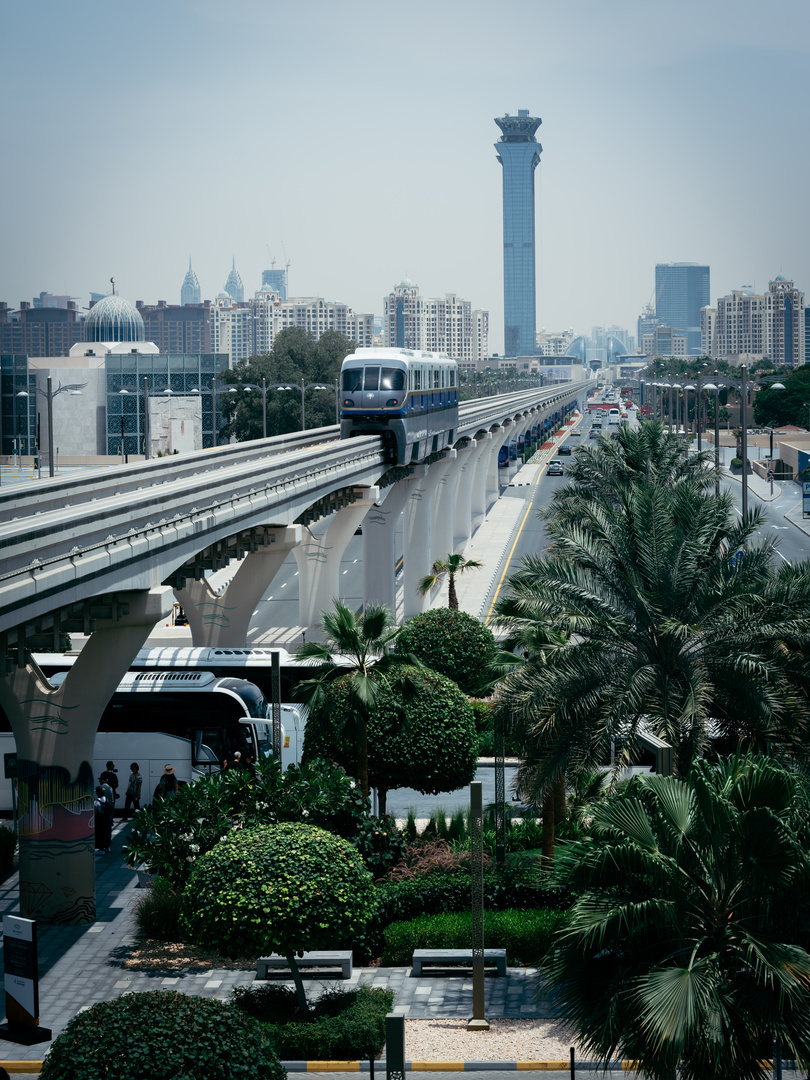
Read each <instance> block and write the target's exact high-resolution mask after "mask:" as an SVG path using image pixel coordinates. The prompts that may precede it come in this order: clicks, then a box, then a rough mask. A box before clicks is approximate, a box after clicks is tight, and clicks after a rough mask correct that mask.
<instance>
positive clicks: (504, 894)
mask: <svg viewBox="0 0 810 1080" xmlns="http://www.w3.org/2000/svg"><path fill="white" fill-rule="evenodd" d="M376 895H377V905H378V906H377V911H376V914H375V916H374V918H373V920H372V922H371V923H370V924H369V926H368V927H367V929H366V932H365V934H363V935H362V936H360V935H357V936H355V937H354V939H352V940H346V941H344V942H342V946H343V948H352V949H353V950H354V954H355V960H356V962H357V963H359V964H362V963H367V962H368V961H369V960H374V959H376V958H377V957H379V956H381V955H382V950H383V946H384V940H383V932H384V930H385V928H386V927H387V926H388V925H389V924H390V923H393V922H400V921H405V920H409V919H415V918H417V917H418V916H421V915H438V914H441V913H444V912H464V911H469V910H470V875H469V872H467V871H465V870H458V871H456V872H453V873H447V874H419V875H417V876H416V877H414V878H410V879H406V880H404V881H390V882H383V883H382V884H380V885H377V887H376ZM570 906H571V896H570V895H569V894H568V893H567V892H565V891H564V890H562V889H547V888H544V887H541V885H540V884H539V883H538V871H537V864H536V862H535V861H534V860H531V859H526V860H520V859H516V860H515V862H514V863H512V865H511V866H509V865H507V866H506V867H505V868H504V869H503V870H487V871H485V872H484V907H485V909H486V910H488V911H504V910H507V909H509V908H519V909H521V910H524V911H525V910H530V909H533V908H538V907H543V908H547V909H549V910H553V911H567V909H568V908H569V907H570ZM336 947H339V946H336Z"/></svg>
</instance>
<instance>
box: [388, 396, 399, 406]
mask: <svg viewBox="0 0 810 1080" xmlns="http://www.w3.org/2000/svg"><path fill="white" fill-rule="evenodd" d="M390 405H399V402H398V401H397V399H396V398H395V397H390V398H389V399H388V401H386V403H385V407H386V408H388V407H389V406H390Z"/></svg>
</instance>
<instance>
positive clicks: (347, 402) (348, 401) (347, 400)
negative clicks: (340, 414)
mask: <svg viewBox="0 0 810 1080" xmlns="http://www.w3.org/2000/svg"><path fill="white" fill-rule="evenodd" d="M343 404H344V405H345V406H346V408H347V409H353V408H354V402H353V401H352V399H351V398H350V397H347V398H344V399H343Z"/></svg>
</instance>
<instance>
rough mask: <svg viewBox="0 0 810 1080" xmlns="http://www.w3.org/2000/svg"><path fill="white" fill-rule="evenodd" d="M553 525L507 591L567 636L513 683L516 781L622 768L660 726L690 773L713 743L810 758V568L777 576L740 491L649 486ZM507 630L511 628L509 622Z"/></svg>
mask: <svg viewBox="0 0 810 1080" xmlns="http://www.w3.org/2000/svg"><path fill="white" fill-rule="evenodd" d="M581 515H582V516H581V518H580V520H579V521H578V522H576V523H572V522H570V521H569V520H567V519H566V517H563V520H562V521H555V520H553V519H552V521H551V522H550V524H549V530H550V532H551V535H552V538H553V545H554V546H553V551H552V554H551V557H549V558H540V557H530V558H527V559H526V560H525V561H524V564H523V566H522V569H521V570H519V571H518V573H517V574H516V575H514V576H513V577H512V579H511V581H510V586H511V593H510V600H509V602H510V604H511V605H512V609H513V611H517V612H518V614H521V613H522V614H523V616H525V617H526V618H531V619H533V620H534V621H535V622H537V623H538V624H545V626H547V627H548V628H549V629H550V630H555V631H557V632H559V633H561V634H563V635H564V641H563V642H562V643H561V644H559V645H556V646H555V647H554V650H553V653H552V656H551V657H550V658H549V662H547V663H545V664H543V665H533V664H527V665H525V666H523V667H518V668H515V669H514V671H513V672H512V673H511V674H509V675H507V676H506V678H505V679H504V681H503V683H502V684H501V687H500V690H499V696H500V700H501V701H502V702H503V704H504V707H506V708H508V709H509V710H510V712H511V714H512V723H513V726H515V725H516V726H517V727H518V728H520V729H522V731H523V741H524V743H525V745H526V746H527V747H528V748H529V751H528V752H527V756H526V760H525V761H524V762H523V763H522V765H521V768H520V769H519V771H518V777H517V782H518V786H519V787H520V786H521V785H525V786H527V787H531V789H532V790H534V791H535V793H536V794H537V795H540V794H542V793H543V792H545V791H547V790H548V789H550V788H551V787H553V785H554V783H555V781H557V780H559V778H561V777H562V776H563V775H565V774H567V773H573V772H577V771H579V770H581V769H592V768H598V767H601V766H604V764H605V763H606V762H609V761H610V760H611V754H612V751H614V750H615V755H614V757H613V761H614V763H615V767H616V771H617V774H618V771H619V770H620V769H621V768H622V767H623V766H625V765H626V764H628V763H629V762H630V761H631V760H632V759H633V757H634V756H635V754H636V753H637V751H638V749H639V739H638V736H639V733H640V732H641V733H644V731H645V730H646V731H650V732H652V733H653V734H655V735H657V736H658V737H659V738H661V739H664V740H665V741H666V742H668V743H669V744H670V745H672V746H674V747H676V748H677V753H678V764H679V767H680V768H681V769H685V768H686V767H687V765H688V762H689V761H690V760H691V759H692V758H693V757H695V756H699V755H700V754H702V753H703V752H704V751H705V750H706V748H707V747H708V745H709V742H710V738H713V737H727V738H731V739H733V740H740V739H741V740H743V741H744V742H746V743H747V744H748V745H750V746H755V747H762V748H766V747H783V748H785V750H787V751H790V752H792V753H794V754H796V755H802V756H806V754H807V746H808V742H807V737H806V736H807V731H808V724H809V723H810V704H809V702H810V698H809V697H808V688H809V686H810V679H809V676H810V669H808V664H807V661H806V659H805V657H806V656H807V654H808V650H809V649H810V620H808V619H807V611H808V610H810V566H809V565H808V564H801V565H799V566H796V567H794V566H791V565H789V564H787V563H784V564H782V565H781V566H780V567H779V568H778V569H774V567H773V560H772V555H773V543H772V542H771V541H769V540H765V541H762V542H761V543H759V544H757V545H751V544H750V543H749V541H750V538H751V536H752V534H753V533H754V531H755V530H756V528H757V527H758V525H759V523H760V520H761V518H760V516H759V514H758V512H754V513H752V514H750V515H749V519H748V520H747V521H746V522H740V523H737V522H736V521H735V520H734V511H733V505H732V501H731V496H730V495H728V494H726V495H723V496H720V497H714V496H708V495H704V494H703V493H702V492H701V491H700V490H699V489H698V487H697V485H691V484H688V483H684V484H677V485H674V486H672V485H667V484H663V483H660V482H656V483H651V484H644V485H636V486H633V487H631V488H629V489H628V491H627V492H626V493H625V494H624V495H623V496H622V497H621V501H620V506H619V510H618V512H615V511H614V510H613V509H611V508H609V507H606V506H605V505H604V503H603V502H602V501H599V500H596V501H591V502H586V503H584V504H583V506H582V508H581ZM506 625H507V628H508V625H509V623H508V620H507V622H506Z"/></svg>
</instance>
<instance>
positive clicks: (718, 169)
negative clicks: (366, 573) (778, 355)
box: [0, 0, 810, 351]
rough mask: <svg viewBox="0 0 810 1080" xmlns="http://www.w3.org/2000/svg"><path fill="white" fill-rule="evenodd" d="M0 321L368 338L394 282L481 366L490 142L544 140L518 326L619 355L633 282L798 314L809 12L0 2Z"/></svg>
mask: <svg viewBox="0 0 810 1080" xmlns="http://www.w3.org/2000/svg"><path fill="white" fill-rule="evenodd" d="M0 16H2V23H0V26H2V35H3V41H4V48H3V53H2V55H3V62H2V67H0V89H1V90H2V100H3V101H4V103H5V109H4V117H3V119H4V124H3V136H2V146H3V150H2V159H3V162H4V164H3V167H2V169H0V192H2V204H1V205H2V211H3V218H2V233H1V234H0V235H2V265H1V266H0V299H5V300H7V301H8V302H9V303H12V304H14V305H15V306H16V305H17V304H18V303H19V301H20V300H22V299H26V300H30V299H31V297H32V296H34V295H35V294H38V293H39V292H40V291H41V290H43V289H44V290H47V291H49V292H53V293H69V294H71V295H73V296H76V297H78V298H79V299H80V302H81V306H86V305H87V303H88V301H89V293H90V290H96V291H106V290H107V289H108V284H107V283H108V280H109V278H110V276H114V277H115V279H116V282H117V288H118V291H120V292H121V294H122V295H123V296H125V297H126V298H127V299H129V300H132V301H135V300H144V301H146V302H147V303H154V302H155V301H157V300H158V299H165V300H167V301H169V302H172V303H179V299H180V285H181V282H182V279H183V275H184V273H185V271H186V267H187V263H188V257H189V255H190V256H191V258H192V261H193V265H194V269H195V270H196V272H197V275H198V277H199V279H200V284H201V285H202V292H203V297H204V298H210V297H213V296H215V295H216V293H217V292H219V291H220V290H221V289H222V287H223V286H224V284H225V279H226V277H227V274H228V270H229V269H230V265H231V256H232V255H235V257H236V266H237V269H238V270H239V271H240V273H241V275H242V280H243V282H244V284H245V292H246V295H248V296H250V295H252V293H253V291H254V290H255V289H257V288H258V287H259V286H260V284H261V271H262V270H263V269H265V268H267V267H269V265H270V257H271V254H272V255H273V256H275V257H276V259H277V263H276V266H277V267H278V266H280V265H282V264H283V262H284V255H283V250H282V244H283V245H284V249H285V250H286V257H287V259H289V260H290V263H291V266H290V279H289V280H290V292H291V294H292V295H299V296H301V295H319V296H323V297H324V298H326V299H330V300H341V301H344V302H346V303H348V304H350V305H351V306H352V307H354V308H355V310H358V311H372V312H374V313H375V314H381V313H382V297H383V295H385V294H386V293H387V292H388V291H389V290H390V288H391V287H392V286H393V285H394V283H396V282H398V281H399V280H401V279H402V278H403V277H404V276H406V275H407V276H408V277H409V278H411V279H412V280H413V281H415V282H417V283H418V284H419V286H420V288H421V291H422V294H423V295H429V296H436V295H443V294H444V293H446V292H456V293H458V294H460V295H461V296H463V297H465V298H467V299H469V300H471V301H472V303H473V306H474V307H483V308H487V309H488V310H489V312H490V348H491V349H492V350H493V351H500V350H501V349H502V345H503V284H502V258H501V253H502V248H501V241H502V237H501V220H502V219H501V167H500V165H499V164H498V162H497V159H496V156H495V151H494V149H493V143H494V142H495V141H496V139H497V137H498V135H499V131H498V129H497V127H496V125H495V124H494V123H493V117H495V116H500V115H503V114H504V113H507V112H509V113H516V112H517V110H518V109H521V108H525V109H529V110H530V112H531V114H532V115H535V116H540V117H542V120H543V123H542V126H541V128H540V130H539V131H538V138H539V140H540V142H541V143H542V144H543V155H542V160H541V163H540V165H539V167H538V169H537V172H536V174H535V175H536V192H537V205H538V236H537V239H538V249H539V254H538V298H537V301H538V318H537V325H538V328H540V327H543V326H545V327H546V328H548V329H549V330H558V329H564V328H567V327H574V328H575V329H576V330H577V331H585V332H589V331H590V328H591V326H592V325H595V324H601V325H608V324H612V323H618V324H619V325H621V326H625V327H628V328H629V329H630V330H631V331H632V332H635V320H636V317H637V315H638V314H639V311H640V309H641V307H642V306H643V305H644V304H645V303H647V302H648V301H649V300H650V299H651V297H652V293H653V287H654V265H655V263H656V262H670V261H693V262H707V263H709V265H710V266H711V292H712V301H714V300H715V299H716V297H717V296H718V295H722V294H724V293H726V292H728V291H729V290H730V289H732V288H735V287H739V286H740V285H743V284H745V285H753V286H755V287H756V288H757V289H758V290H759V289H764V288H766V287H767V282H768V280H769V279H770V278H772V277H773V276H774V275H775V274H777V273H779V272H780V271H781V272H782V273H784V274H785V275H786V276H788V277H792V278H793V280H794V281H795V282H796V283H797V285H798V286H799V287H800V288H803V289H804V290H805V291H806V292H807V293H808V295H810V235H809V232H810V230H808V197H807V178H808V172H810V168H809V163H808V157H809V156H810V152H809V150H808V148H809V147H810V113H809V111H808V103H809V102H810V93H808V91H809V90H810V64H809V63H808V48H809V47H810V2H808V0H782V2H780V3H778V4H777V3H774V2H773V0H771V2H765V3H763V2H751V0H701V2H698V0H670V2H669V3H661V2H658V0H643V2H642V0H579V2H577V3H569V2H565V0H527V2H524V0H501V2H500V3H482V2H480V0H463V2H461V0H447V2H442V0H430V2H425V0H410V2H407V3H392V4H384V3H378V2H375V3H372V2H370V0H343V2H341V3H335V2H326V0H303V2H301V0H299V2H298V3H289V2H284V3H281V2H278V0H265V2H259V0H226V2H223V0H160V2H155V0H140V2H139V3H137V4H134V3H124V2H121V0H106V2H100V0H77V2H75V3H71V4H67V3H64V2H63V0H62V2H59V3H57V2H55V0H25V2H21V0H0Z"/></svg>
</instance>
